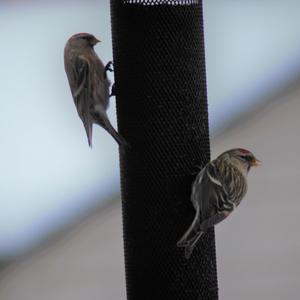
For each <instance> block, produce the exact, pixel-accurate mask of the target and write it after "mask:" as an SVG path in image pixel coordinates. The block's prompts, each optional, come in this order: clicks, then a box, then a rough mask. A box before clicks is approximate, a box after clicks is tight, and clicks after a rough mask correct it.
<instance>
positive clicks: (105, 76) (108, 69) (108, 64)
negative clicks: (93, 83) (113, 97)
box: [104, 61, 113, 79]
mask: <svg viewBox="0 0 300 300" xmlns="http://www.w3.org/2000/svg"><path fill="white" fill-rule="evenodd" d="M112 65H113V62H112V61H109V62H108V63H107V64H106V65H105V67H104V78H105V79H106V78H107V71H110V72H113V68H112Z"/></svg>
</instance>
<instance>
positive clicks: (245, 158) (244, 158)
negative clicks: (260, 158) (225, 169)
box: [239, 155, 252, 162]
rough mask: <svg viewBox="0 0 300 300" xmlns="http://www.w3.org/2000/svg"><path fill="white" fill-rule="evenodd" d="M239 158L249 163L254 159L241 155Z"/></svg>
mask: <svg viewBox="0 0 300 300" xmlns="http://www.w3.org/2000/svg"><path fill="white" fill-rule="evenodd" d="M239 158H241V159H242V160H244V161H247V162H249V161H251V160H252V158H251V157H250V156H248V155H239Z"/></svg>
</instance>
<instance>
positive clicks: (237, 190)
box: [177, 148, 261, 258]
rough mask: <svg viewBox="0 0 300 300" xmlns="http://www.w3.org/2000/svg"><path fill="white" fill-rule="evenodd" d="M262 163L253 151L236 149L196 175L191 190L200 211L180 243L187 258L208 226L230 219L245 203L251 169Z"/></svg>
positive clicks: (193, 202) (196, 207) (193, 201)
mask: <svg viewBox="0 0 300 300" xmlns="http://www.w3.org/2000/svg"><path fill="white" fill-rule="evenodd" d="M260 164H261V162H260V161H259V160H258V159H257V158H255V156H254V155H253V153H252V152H251V151H249V150H246V149H242V148H235V149H231V150H228V151H226V152H224V153H222V154H221V155H219V156H218V157H217V158H216V159H214V160H212V161H211V162H209V163H208V164H207V165H206V166H205V167H204V168H203V169H202V170H201V171H200V173H199V174H198V175H197V176H196V179H195V181H194V183H193V185H192V192H191V201H192V204H193V206H194V209H195V211H196V214H195V217H194V220H193V222H192V224H191V225H190V227H189V228H188V230H187V231H186V232H185V234H184V235H183V236H182V238H181V239H180V240H179V241H178V243H177V246H178V247H184V248H185V257H186V258H189V257H190V256H191V254H192V252H193V250H194V248H195V246H196V244H197V242H198V241H199V239H200V238H201V236H202V235H203V234H204V233H205V232H206V231H207V229H208V228H210V227H212V226H215V225H216V224H218V223H220V222H221V221H223V220H224V219H226V218H227V217H228V216H229V215H230V213H231V212H232V211H233V210H234V209H235V208H236V207H237V206H238V205H239V204H240V203H241V200H242V199H243V197H244V196H245V194H246V192H247V175H248V172H249V171H250V169H251V167H253V166H258V165H260Z"/></svg>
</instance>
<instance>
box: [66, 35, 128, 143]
mask: <svg viewBox="0 0 300 300" xmlns="http://www.w3.org/2000/svg"><path fill="white" fill-rule="evenodd" d="M99 42H100V40H98V39H97V38H96V37H94V36H93V35H92V34H89V33H77V34H74V35H73V36H71V37H70V38H69V40H68V41H67V43H66V45H65V50H64V64H65V71H66V73H67V77H68V81H69V84H70V88H71V92H72V96H73V99H74V103H75V105H76V108H77V112H78V115H79V117H80V119H81V120H82V122H83V125H84V128H85V131H86V134H87V138H88V143H89V146H90V147H91V146H92V129H93V124H98V125H100V126H102V127H103V128H104V129H105V130H107V131H108V132H109V133H110V134H111V136H112V137H113V138H114V139H115V140H116V142H117V143H118V144H119V145H120V146H126V145H127V143H126V141H125V140H124V138H123V137H122V136H120V135H119V133H118V132H117V131H116V130H115V129H114V127H113V126H112V125H111V123H110V121H109V119H108V116H107V113H106V110H107V108H108V105H109V97H110V95H109V87H110V80H109V79H108V77H107V71H112V62H108V63H107V64H106V66H104V64H103V62H102V61H101V60H100V58H99V57H98V55H97V54H96V52H95V51H94V46H95V45H96V44H97V43H99Z"/></svg>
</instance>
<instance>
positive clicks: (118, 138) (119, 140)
mask: <svg viewBox="0 0 300 300" xmlns="http://www.w3.org/2000/svg"><path fill="white" fill-rule="evenodd" d="M105 121H106V122H105V124H104V126H103V128H104V129H105V130H106V131H107V132H108V133H109V134H110V135H111V136H112V137H113V138H114V140H115V141H116V142H117V143H118V144H119V146H120V147H122V148H129V144H128V143H127V142H126V140H125V139H124V138H123V137H122V136H121V135H120V134H119V133H118V132H117V131H116V130H115V128H114V127H113V126H112V125H111V123H110V122H109V120H108V118H107V119H106V120H105Z"/></svg>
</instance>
